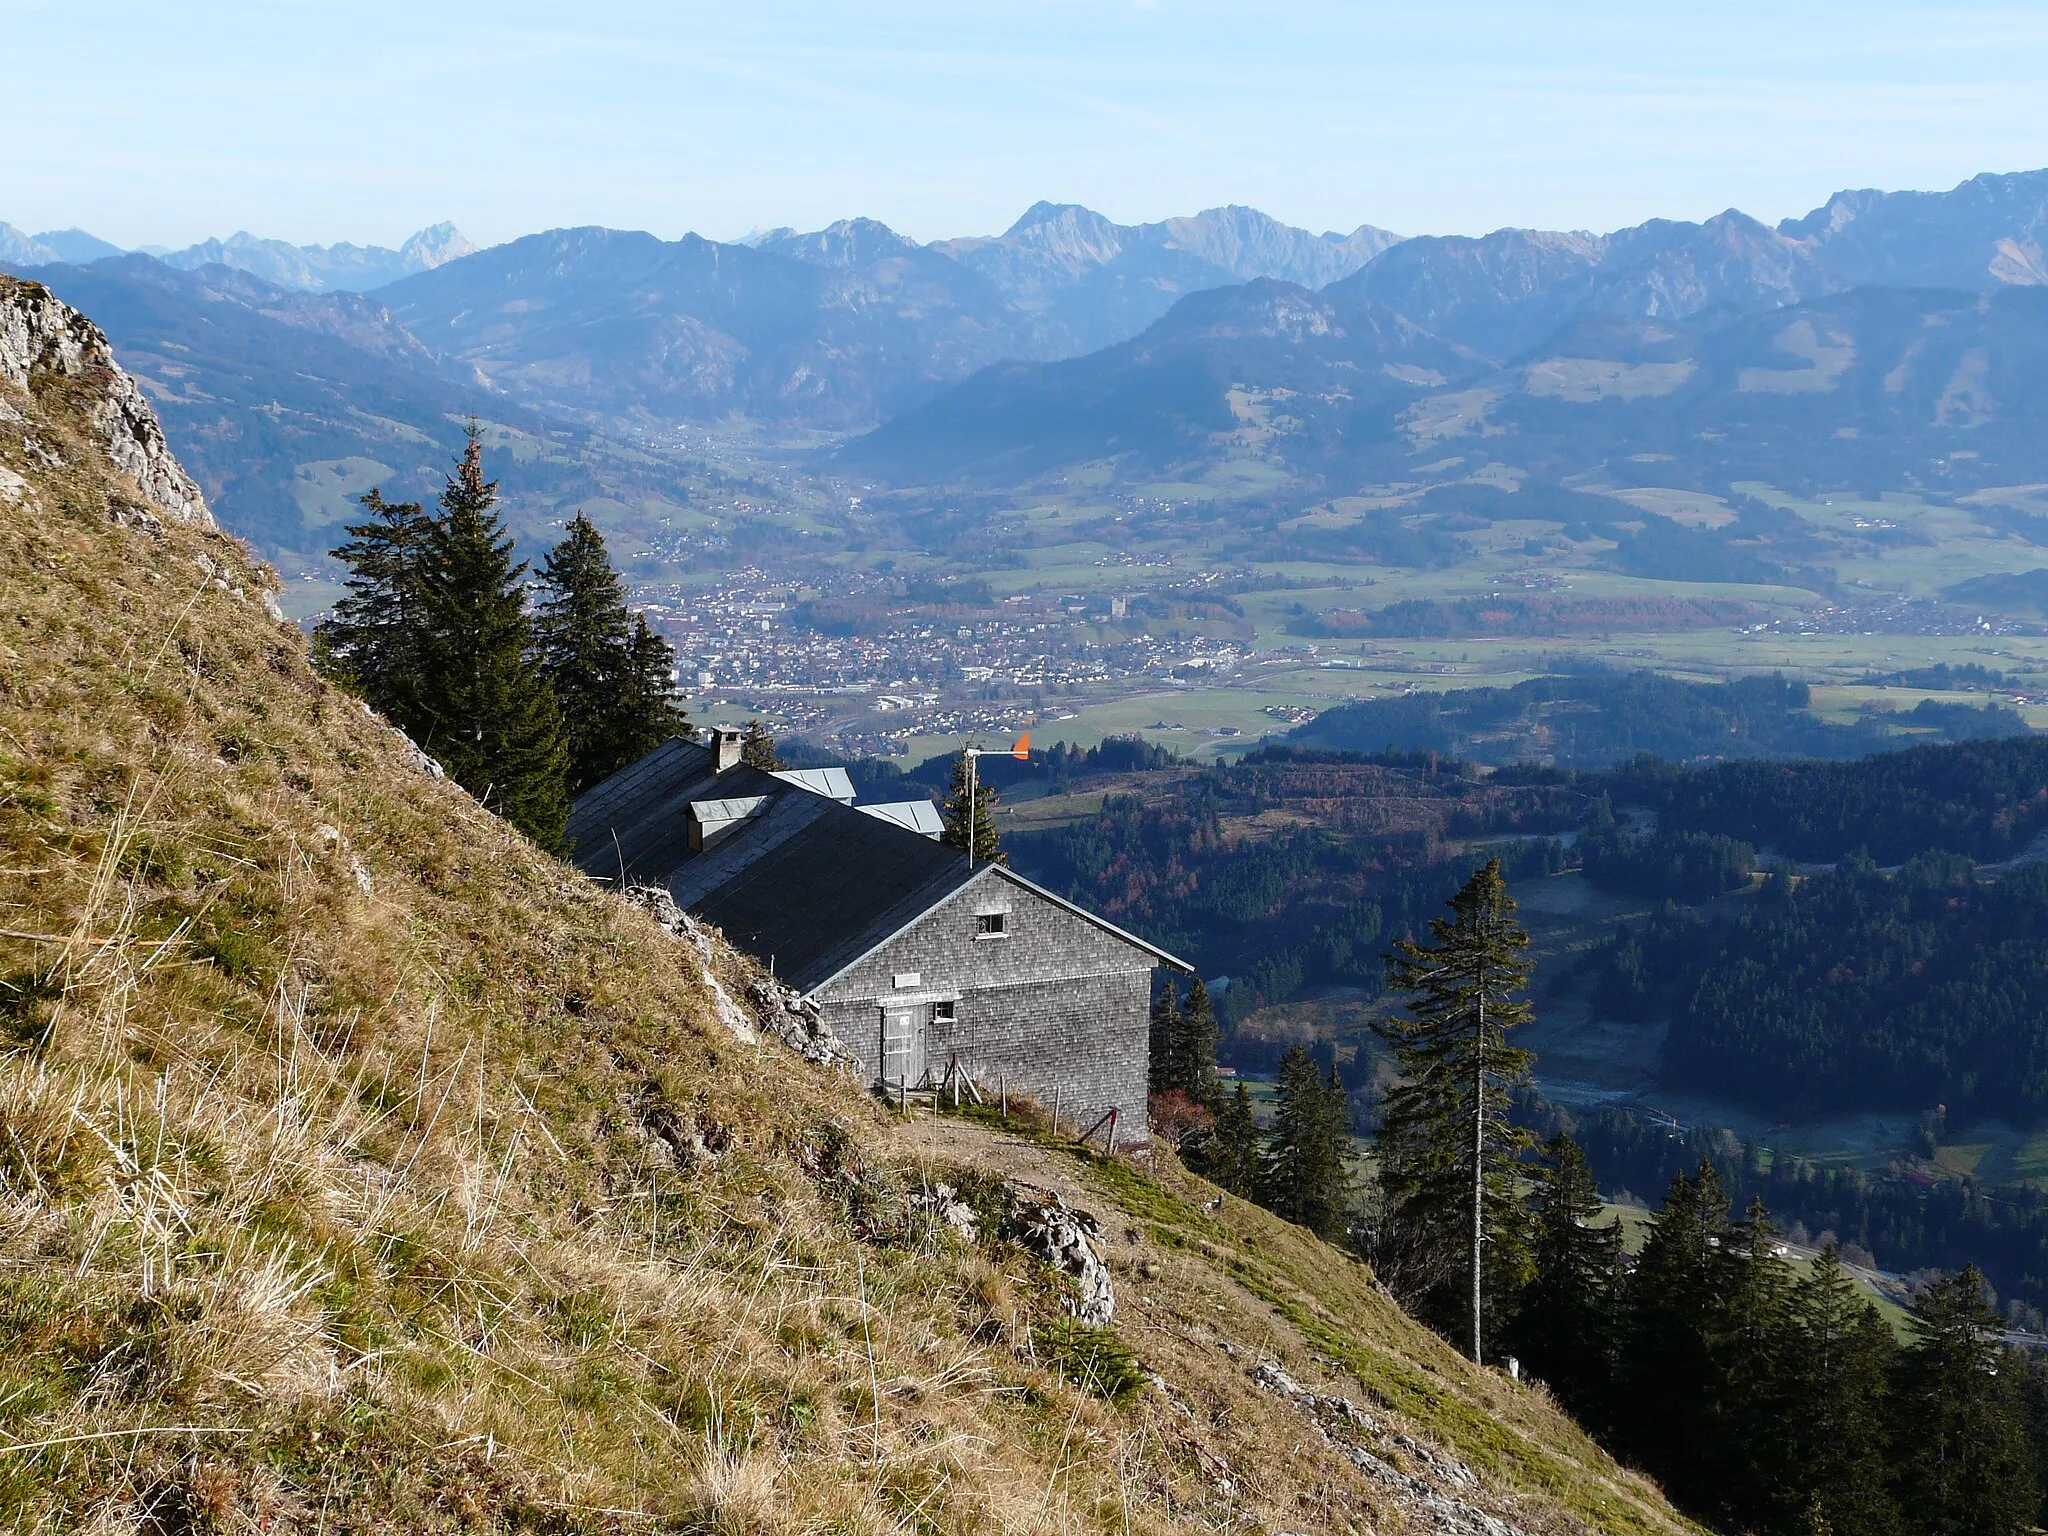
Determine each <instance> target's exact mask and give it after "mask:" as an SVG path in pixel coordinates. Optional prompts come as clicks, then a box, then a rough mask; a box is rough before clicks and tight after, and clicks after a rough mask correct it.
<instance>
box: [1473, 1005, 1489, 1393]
mask: <svg viewBox="0 0 2048 1536" xmlns="http://www.w3.org/2000/svg"><path fill="white" fill-rule="evenodd" d="M1478 1044H1479V1048H1478V1049H1477V1050H1476V1051H1474V1052H1473V1053H1472V1054H1473V1060H1474V1061H1475V1063H1476V1067H1475V1069H1474V1071H1473V1074H1472V1076H1473V1081H1472V1363H1473V1364H1474V1365H1480V1364H1483V1363H1484V1362H1483V1361H1482V1360H1481V1359H1480V1345H1479V1262H1480V1260H1479V1251H1480V1246H1481V1244H1482V1243H1483V1242H1484V1241H1485V1237H1486V967H1485V965H1484V964H1482V965H1481V966H1480V968H1479V1042H1478Z"/></svg>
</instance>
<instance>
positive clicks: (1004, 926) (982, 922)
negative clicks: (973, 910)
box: [974, 912, 1010, 939]
mask: <svg viewBox="0 0 2048 1536" xmlns="http://www.w3.org/2000/svg"><path fill="white" fill-rule="evenodd" d="M1009 932H1010V914H1009V913H1007V912H981V913H977V914H976V915H975V919H974V936H975V937H976V938H977V939H1000V938H1004V937H1006V936H1007V935H1008V934H1009Z"/></svg>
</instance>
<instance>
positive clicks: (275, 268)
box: [0, 171, 2048, 551]
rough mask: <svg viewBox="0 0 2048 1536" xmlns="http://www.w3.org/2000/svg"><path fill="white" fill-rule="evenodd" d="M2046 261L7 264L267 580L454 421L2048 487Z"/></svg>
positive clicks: (1155, 245) (833, 256)
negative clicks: (128, 378)
mask: <svg viewBox="0 0 2048 1536" xmlns="http://www.w3.org/2000/svg"><path fill="white" fill-rule="evenodd" d="M2044 240H2048V171H2037V172H2030V173H2024V174H2016V175H1986V176H1980V177H1977V178H1974V179H1973V180H1971V181H1968V182H1965V183H1963V184H1962V185H1961V186H1960V187H1957V188H1955V189H1953V190H1952V191H1949V192H1944V193H1911V192H1908V193H1883V192H1873V191H1855V192H1843V193H1839V194H1837V195H1836V196H1835V197H1833V198H1831V199H1830V200H1829V201H1828V202H1827V203H1826V204H1825V205H1823V206H1822V207H1821V208H1819V209H1816V210H1815V211H1814V212H1813V213H1811V214H1809V215H1807V216H1806V217H1804V218H1801V219H1794V220H1788V221H1786V222H1785V223H1783V224H1781V225H1779V226H1778V227H1776V228H1772V227H1770V226H1768V225H1765V224H1762V223H1759V222H1758V221H1756V220H1754V219H1751V218H1749V217H1747V216H1746V215H1743V214H1741V213H1739V212H1735V211H1733V210H1731V211H1729V212H1727V213H1723V214H1720V215H1718V216H1716V217H1714V218H1711V219H1708V220H1706V221H1704V222H1701V223H1685V222H1674V221H1667V220H1653V221H1650V222H1648V223H1645V224H1641V225H1637V226H1634V227H1633V228H1630V229H1625V230H1619V231H1616V232H1613V233H1611V234H1606V235H1594V234H1587V233H1583V232H1578V233H1572V232H1562V233H1561V232H1546V231H1533V230H1500V231H1496V232H1495V233H1493V234H1490V235H1485V236H1480V237H1462V236H1459V237H1439V236H1422V237H1416V238H1409V239H1401V238H1399V237H1397V236H1395V235H1392V234H1389V233H1388V232H1386V231H1385V230H1381V229H1377V228H1375V227H1373V226H1370V225H1366V226H1361V227H1360V228H1358V229H1356V230H1354V231H1352V232H1351V233H1350V234H1348V235H1343V234H1322V235H1317V234H1312V233H1310V232H1308V231H1306V230H1301V229H1295V228H1292V227H1290V226H1288V225H1285V224H1281V223H1279V222H1278V221H1277V220H1274V219H1271V218H1269V217H1267V216H1266V215H1264V214H1261V213H1258V212H1256V211H1255V210H1252V209H1248V208H1235V207H1233V208H1221V209H1212V210H1209V211H1207V212H1205V213H1201V214H1197V215H1194V216H1192V217H1189V218H1184V219H1169V220H1166V221H1163V222H1160V223H1156V224H1143V225H1119V224H1115V223H1113V222H1111V221H1110V220H1108V219H1106V218H1104V217H1103V216H1101V215H1099V214H1096V213H1093V212H1091V211H1090V210H1088V209H1085V208H1080V207H1077V206H1074V205H1071V204H1053V203H1041V204H1038V205H1036V206H1034V207H1033V208H1031V209H1030V210H1029V211H1027V212H1026V213H1025V215H1024V216H1023V217H1022V218H1020V219H1019V220H1018V221H1017V222H1016V223H1015V224H1014V225H1013V226H1011V228H1010V229H1009V230H1007V231H1005V232H1004V233H1003V234H1001V235H999V236H994V237H988V238H978V237H977V238H967V239H954V240H942V241H939V242H936V243H933V244H930V245H921V244H919V243H917V242H915V241H912V240H909V239H907V238H905V237H903V236H901V235H899V234H897V233H895V232H894V231H892V230H890V229H889V228H888V227H887V226H885V225H883V224H880V223H877V222H875V221H873V220H867V219H855V220H848V221H844V222H842V223H838V224H834V225H831V226H829V227H828V228H826V229H822V230H816V231H812V232H809V233H799V232H796V231H792V230H776V231H772V232H769V233H767V234H763V235H758V236H755V237H752V238H751V239H750V240H748V241H745V242H739V243H720V242H715V241H709V240H704V239H701V238H699V237H697V236H694V235H691V236H686V237H684V238H683V239H681V240H674V241H664V240H660V239H658V238H656V237H655V236H652V235H649V234H644V233H637V232H628V231H618V230H609V229H600V228H590V229H571V230H553V231H548V232H546V233H543V234H536V235H530V236H527V237H525V238H523V239H520V240H515V241H512V242H510V243H509V244H506V245H501V246H495V247H492V248H491V249H488V250H483V251H476V250H473V249H471V248H470V245H469V242H468V241H467V240H465V239H464V238H463V237H462V235H461V234H460V232H459V231H457V230H455V229H454V228H453V227H452V226H450V225H438V226H435V227H434V228H433V229H430V230H423V231H421V232H420V234H418V235H416V236H414V237H413V238H412V239H411V240H409V241H407V242H406V243H405V245H404V246H403V247H401V248H400V249H399V250H397V251H390V250H384V249H381V248H375V247H356V246H350V245H345V244H344V245H335V246H326V247H300V246H291V245H287V244H285V243H283V242H277V241H265V240H258V239H255V238H253V237H251V236H247V235H238V236H236V237H234V238H233V239H230V240H226V241H220V242H206V243H205V244H203V245H200V246H194V247H191V248H188V249H187V250H184V251H179V252H167V253H160V254H159V255H158V256H157V257H156V258H154V259H152V258H148V257H144V256H138V255H133V254H128V255H120V254H119V253H114V252H113V250H112V247H110V246H108V245H107V244H106V243H105V242H103V241H98V240H96V239H94V237H92V236H90V235H87V234H85V233H83V232H82V231H77V230H71V231H63V232H54V233H44V234H39V235H35V236H25V235H22V234H20V233H19V232H18V231H15V230H13V229H11V228H8V227H6V226H0V266H5V267H7V268H8V269H10V270H13V271H17V272H31V273H32V274H33V275H36V276H39V277H41V278H42V279H43V280H45V281H46V282H48V283H50V285H51V286H52V287H53V288H55V289H56V290H57V291H58V293H59V294H60V295H62V296H63V297H65V298H67V299H70V300H71V301H72V302H74V303H76V304H78V305H79V306H80V307H81V308H84V309H85V310H86V311H87V312H88V313H91V314H93V315H95V317H96V318H99V319H100V320H101V321H102V323H104V324H105V325H106V326H107V328H108V330H109V332H110V334H111V335H112V338H113V340H114V343H115V346H116V348H117V349H118V350H119V351H121V353H122V354H123V356H124V357H128V356H130V355H133V356H134V357H136V358H139V359H142V360H143V366H139V367H138V369H137V371H138V372H139V373H140V374H141V375H142V376H143V377H144V378H145V381H146V387H149V388H150V389H152V390H153V391H156V392H158V393H159V395H160V397H161V400H162V403H163V406H164V414H165V417H166V421H167V424H168V425H169V426H170V428H171V431H172V434H173V438H174V440H176V439H177V438H178V434H179V432H180V431H181V430H191V431H195V432H203V433H204V434H205V443H204V446H198V445H191V444H188V443H186V442H184V441H180V442H179V447H180V451H181V452H182V453H185V454H186V455H187V457H188V459H189V460H190V461H191V462H192V463H193V467H194V469H195V471H196V472H197V473H198V474H199V475H200V477H201V479H202V482H204V483H205V484H206V489H207V492H208V494H209V496H210V497H211V498H212V499H213V500H214V502H215V504H216V505H217V506H218V507H219V509H220V512H221V515H222V516H223V518H224V519H225V520H226V521H227V522H228V524H229V525H230V526H234V527H237V528H238V529H240V530H242V531H246V532H251V533H254V534H256V536H257V537H258V538H259V542H261V543H262V544H263V545H264V547H265V548H266V549H270V550H274V551H281V550H300V549H304V548H308V547H310V546H309V543H308V541H309V540H315V539H317V538H324V537H325V535H324V534H319V533H316V532H315V530H316V529H317V528H319V527H322V526H324V523H323V519H326V518H328V517H329V516H330V515H331V512H332V507H333V505H334V504H335V499H336V498H335V496H332V495H330V496H325V497H324V498H313V499H314V500H316V501H318V503H319V506H320V508H322V509H325V510H323V511H322V512H321V513H320V515H319V516H317V517H316V516H315V515H314V513H313V511H311V510H308V509H309V507H310V506H311V502H309V493H308V492H307V489H306V482H305V475H306V473H308V471H306V468H305V466H307V465H308V464H315V463H318V464H329V463H333V462H340V461H344V460H346V461H349V462H352V463H353V462H357V461H361V463H362V464H367V465H371V466H379V465H384V464H387V463H390V462H391V459H390V456H389V453H390V452H396V450H395V449H393V450H389V452H386V453H385V456H383V457H380V456H379V452H382V451H383V450H379V451H372V449H371V448H370V446H369V443H370V442H371V440H373V439H374V440H376V441H382V442H385V443H386V444H387V447H388V444H389V443H390V442H393V441H400V440H406V439H405V434H406V433H416V434H419V436H420V438H421V440H423V441H426V442H429V443H433V444H436V445H438V444H439V443H440V440H441V439H442V438H443V437H444V436H445V435H446V433H447V431H448V424H449V422H450V421H451V420H454V419H457V418H459V417H461V416H463V415H466V414H468V413H470V412H475V413H477V414H480V415H485V416H487V417H488V418H489V419H493V420H499V421H505V422H519V423H523V424H524V425H523V426H522V427H521V428H520V430H526V431H532V432H536V433H545V432H554V431H558V430H559V431H560V432H562V433H564V434H566V436H565V437H564V438H563V439H562V444H563V445H569V444H586V445H587V444H588V443H591V442H595V441H597V440H598V439H599V438H605V439H616V438H617V437H618V435H619V434H620V433H621V432H625V433H628V434H629V435H637V436H638V437H639V438H640V439H641V440H643V441H653V440H656V439H657V438H658V437H659V436H660V434H662V433H664V432H668V431H671V430H672V429H673V428H675V427H676V426H678V425H683V424H710V423H720V424H724V425H726V426H736V427H740V428H744V429H746V430H750V431H754V432H757V433H762V434H765V435H766V436H767V437H768V438H769V439H771V440H777V439H779V440H781V441H783V442H788V441H791V440H792V439H794V440H797V441H805V440H809V441H815V440H816V436H817V434H827V435H829V436H831V437H841V438H843V437H846V436H847V435H848V434H853V433H861V432H866V433H867V434H868V435H866V436H864V437H860V438H857V439H850V440H848V441H847V442H846V444H845V446H844V447H843V448H842V449H841V457H840V463H841V464H842V465H844V466H846V467H852V468H858V469H859V470H860V471H861V472H862V473H864V474H868V475H871V476H875V477H879V478H883V479H887V480H892V481H896V482H898V483H910V484H916V483H927V484H928V483H931V482H933V481H936V480H943V479H948V478H953V477H969V478H974V479H979V480H984V481H996V482H1001V481H1007V480H1014V479H1017V478H1019V477H1029V476H1032V475H1039V474H1044V473H1048V472H1053V471H1057V470H1060V469H1062V468H1064V467H1066V466H1070V465H1073V464H1076V463H1079V462H1084V461H1088V460H1091V459H1102V458H1117V457H1121V456H1126V455H1134V456H1137V458H1139V459H1141V460H1142V461H1144V462H1145V463H1147V464H1151V465H1155V466H1160V465H1166V464H1171V463H1176V462H1182V461H1186V462H1199V461H1204V460H1213V459H1215V458H1218V457H1232V456H1246V455H1249V456H1252V457H1255V458H1260V459H1264V460H1268V461H1271V462H1272V463H1274V464H1277V465H1279V466H1281V467H1282V468H1284V469H1285V470H1287V471H1288V472H1290V473H1292V474H1295V475H1298V476H1300V477H1302V481H1303V484H1304V485H1306V486H1307V487H1308V488H1309V489H1311V490H1318V491H1320V492H1322V493H1327V494H1332V495H1337V494H1345V493H1348V492H1349V491H1350V490H1351V489H1352V488H1354V487H1355V486H1356V485H1358V484H1360V483H1362V482H1364V481H1368V480H1376V481H1380V482H1385V481H1387V480H1392V479H1413V478H1414V477H1415V476H1416V474H1418V473H1421V471H1418V469H1417V466H1427V465H1428V464H1430V463H1432V462H1435V461H1437V460H1448V459H1452V458H1458V457H1461V456H1464V455H1467V454H1468V453H1469V452H1473V451H1477V452H1479V453H1480V454H1481V456H1482V457H1484V456H1487V455H1492V456H1494V457H1500V456H1502V455H1504V454H1511V455H1512V458H1513V462H1515V463H1516V464H1517V465H1518V466H1519V467H1521V468H1523V469H1524V470H1526V471H1528V472H1529V473H1532V474H1538V475H1545V476H1553V477H1560V478H1561V477H1566V476H1581V477H1583V476H1589V475H1590V476H1594V477H1596V478H1597V477H1602V476H1604V477H1606V478H1607V479H1609V480H1617V481H1625V480H1627V479H1628V478H1629V477H1631V476H1636V477H1642V476H1653V477H1655V483H1658V484H1666V485H1671V484H1679V483H1685V484H1697V485H1723V486H1725V485H1726V484H1727V483H1728V482H1729V481H1730V480H1731V479H1739V478H1755V479H1768V480H1774V482H1776V483H1786V484H1791V483H1794V482H1798V483H1817V482H1826V483H1844V482H1857V481H1860V480H1861V479H1866V478H1867V479H1868V480H1869V481H1870V482H1871V483H1872V484H1877V483H1886V484H1893V485H1897V484H1902V483H1906V482H1907V481H1911V482H1913V483H1920V484H1931V483H1943V484H1954V485H1957V486H1965V485H1982V484H1994V483H2008V484H2009V483H2013V482H2014V481H2015V480H2018V479H2021V478H2025V477H2029V476H2031V477H2033V478H2048V436H2044V434H2042V433H2041V432H2039V431H2038V425H2039V423H2040V422H2041V421H2042V420H2043V419H2048V418H2044V414H2043V411H2044V406H2048V384H2044V380H2048V314H2044V311H2043V303H2048V258H2044V254H2043V252H2044ZM116 257H117V258H118V259H114V258H116ZM365 289H369V290H373V291H369V292H359V291H352V290H365ZM2036 300H2040V301H2042V302H2036ZM223 305H225V306H226V307H225V308H218V306H223ZM195 337H197V338H199V340H197V341H195V340H194V338H195ZM313 422H317V423H319V424H320V425H319V427H318V429H317V430H314V429H313V428H311V427H309V426H307V425H306V424H307V423H313ZM367 423H380V424H382V425H378V426H375V427H374V429H373V428H372V427H371V426H369V425H366V424H367ZM550 423H552V424H553V425H549V424H550ZM294 434H309V435H307V436H306V440H305V441H304V442H303V443H301V442H299V440H298V437H297V436H295V435H294ZM592 434H595V436H592ZM316 439H317V441H316ZM237 444H239V445H240V446H239V447H237V446H235V445H237ZM350 444H353V445H354V446H349V445H350ZM562 451H563V452H564V453H569V454H570V455H571V457H574V456H575V455H577V454H582V453H584V452H585V449H584V448H583V447H576V448H574V449H573V450H572V449H571V448H570V447H568V446H563V447H562ZM401 457H403V455H401ZM1646 465H1647V466H1649V467H1644V466H1646ZM359 470H360V473H358V472H357V471H350V474H353V475H356V477H357V478H360V475H361V474H368V473H370V470H369V469H367V468H360V466H359ZM607 473H609V471H608V472H607ZM342 478H343V479H344V480H347V479H349V475H343V477H342ZM1423 478H1425V479H1427V478H1429V475H1428V474H1426V473H1425V474H1424V475H1423ZM350 483H353V482H352V481H351V482H350ZM337 494H338V492H337ZM551 494H552V493H551ZM301 516H303V517H305V518H307V519H310V521H307V522H305V523H304V524H303V526H300V527H298V528H296V529H295V528H294V527H293V523H294V519H295V518H298V517H301Z"/></svg>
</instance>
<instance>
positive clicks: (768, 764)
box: [740, 720, 789, 773]
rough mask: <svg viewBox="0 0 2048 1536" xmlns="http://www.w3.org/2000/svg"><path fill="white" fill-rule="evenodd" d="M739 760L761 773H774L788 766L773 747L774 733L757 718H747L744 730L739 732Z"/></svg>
mask: <svg viewBox="0 0 2048 1536" xmlns="http://www.w3.org/2000/svg"><path fill="white" fill-rule="evenodd" d="M740 761H741V762H743V763H745V764H746V765H747V766H748V767H749V768H758V769H760V770H761V771H762V772H763V773H774V772H775V771H776V770H777V769H779V768H787V767H788V766H789V764H788V763H786V762H784V761H783V760H782V754H781V753H780V752H778V751H777V750H776V748H775V737H774V735H773V734H772V733H771V732H770V731H769V729H768V727H767V726H765V725H763V724H762V723H761V722H760V721H758V720H749V721H748V722H747V728H746V730H745V731H743V732H741V734H740Z"/></svg>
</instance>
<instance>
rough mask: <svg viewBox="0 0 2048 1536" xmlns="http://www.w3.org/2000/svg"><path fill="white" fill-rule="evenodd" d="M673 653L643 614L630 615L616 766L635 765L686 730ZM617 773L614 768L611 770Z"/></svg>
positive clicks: (687, 725)
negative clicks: (678, 694) (672, 737)
mask: <svg viewBox="0 0 2048 1536" xmlns="http://www.w3.org/2000/svg"><path fill="white" fill-rule="evenodd" d="M675 668H676V653H675V650H674V648H673V647H672V646H670V645H669V643H668V642H667V641H666V640H664V639H662V638H661V636H659V635H657V634H656V633H655V632H654V631H653V630H651V629H649V628H648V627H647V615H645V614H644V613H638V614H635V615H634V616H633V641H632V644H631V646H630V647H629V648H628V650H627V652H626V686H625V691H624V696H623V698H622V700H621V703H620V708H619V718H618V734H617V736H616V737H615V738H614V744H615V746H616V747H617V750H618V767H619V768H623V767H625V766H626V765H627V764H628V763H637V762H639V761H640V759H641V758H643V757H645V756H646V755H647V754H648V753H650V752H652V751H653V750H654V749H655V748H656V747H658V746H660V745H661V744H662V743H663V742H664V741H667V740H668V739H669V738H670V737H671V736H681V735H683V734H684V733H685V732H687V731H688V730H689V729H690V717H689V716H688V715H687V714H686V713H684V710H683V704H682V700H681V699H679V698H677V697H676V683H675ZM612 771H613V772H617V771H618V768H614V769H613V770H612Z"/></svg>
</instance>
